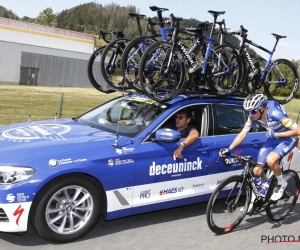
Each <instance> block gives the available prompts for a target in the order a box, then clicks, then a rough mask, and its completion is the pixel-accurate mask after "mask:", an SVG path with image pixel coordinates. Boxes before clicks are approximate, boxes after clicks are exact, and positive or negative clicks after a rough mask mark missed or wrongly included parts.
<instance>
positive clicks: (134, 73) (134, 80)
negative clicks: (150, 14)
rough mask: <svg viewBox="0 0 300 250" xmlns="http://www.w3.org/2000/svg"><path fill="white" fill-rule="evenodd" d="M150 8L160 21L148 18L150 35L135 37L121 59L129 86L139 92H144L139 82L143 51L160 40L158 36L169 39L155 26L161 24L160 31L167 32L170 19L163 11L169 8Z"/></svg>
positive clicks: (147, 26) (147, 28) (147, 27)
mask: <svg viewBox="0 0 300 250" xmlns="http://www.w3.org/2000/svg"><path fill="white" fill-rule="evenodd" d="M149 8H150V9H151V10H152V11H156V12H157V17H158V22H153V21H152V19H151V18H148V20H147V24H146V31H148V32H149V33H150V35H144V36H139V37H137V38H135V39H133V40H132V41H131V42H130V43H129V44H128V45H127V46H126V48H125V49H124V51H123V54H122V60H121V69H122V72H123V75H124V77H125V82H126V83H127V84H128V85H129V88H133V89H135V90H136V91H138V92H142V87H141V85H140V83H139V76H138V69H139V62H140V59H141V57H142V55H143V53H144V52H145V50H146V49H147V48H148V47H149V46H150V45H151V44H153V43H155V42H157V41H158V40H157V38H159V37H162V39H163V40H164V39H167V36H166V35H164V34H161V33H159V32H157V31H156V30H155V28H154V27H155V26H159V27H160V31H161V30H162V29H163V30H162V31H163V32H167V29H164V28H165V24H168V23H169V20H167V21H164V20H163V18H162V12H163V11H168V10H169V9H166V8H160V7H157V6H150V7H149ZM169 30H171V29H169ZM163 32H162V33H163Z"/></svg>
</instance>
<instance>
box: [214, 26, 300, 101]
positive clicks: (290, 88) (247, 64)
mask: <svg viewBox="0 0 300 250" xmlns="http://www.w3.org/2000/svg"><path fill="white" fill-rule="evenodd" d="M224 27H226V26H225V25H224ZM219 32H220V33H219V34H222V36H224V39H223V41H224V42H225V43H226V44H228V42H227V41H226V35H239V36H240V37H241V38H242V40H241V43H240V46H239V47H238V48H237V47H236V49H237V50H238V52H239V55H240V56H241V59H242V62H243V77H242V88H243V90H244V91H245V93H246V94H251V93H254V92H259V91H260V92H261V88H262V87H263V92H264V94H265V95H266V96H267V97H268V99H272V100H276V101H277V102H279V103H280V104H286V103H288V102H289V101H291V100H292V99H293V97H294V96H295V95H296V92H297V90H298V87H299V76H298V72H297V69H296V67H295V65H294V64H293V63H292V62H291V61H289V60H287V59H276V60H274V61H273V60H272V57H273V55H274V52H275V50H276V47H277V44H278V41H279V39H281V38H286V36H281V35H277V34H274V33H272V35H273V36H274V37H275V39H276V41H275V44H274V46H273V49H272V51H269V50H267V49H265V48H264V47H261V46H260V45H258V44H256V43H254V42H253V41H251V40H249V39H248V38H247V36H248V34H247V33H248V30H247V29H245V28H244V27H243V25H241V26H240V30H239V31H234V32H227V31H226V30H224V29H223V26H221V27H220V31H219ZM246 44H250V45H253V46H254V47H256V48H258V49H260V50H262V51H264V52H266V53H268V54H269V55H270V56H269V59H268V60H265V59H263V58H261V57H259V58H252V57H251V55H250V54H249V52H248V50H247V48H246Z"/></svg>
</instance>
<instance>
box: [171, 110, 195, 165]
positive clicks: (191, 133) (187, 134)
mask: <svg viewBox="0 0 300 250" xmlns="http://www.w3.org/2000/svg"><path fill="white" fill-rule="evenodd" d="M191 119H192V113H191V111H190V110H181V111H179V112H178V113H177V114H176V116H175V123H173V124H171V125H169V126H166V128H171V129H174V130H177V131H179V132H180V133H181V138H185V139H184V140H183V142H182V143H181V144H180V145H179V147H178V148H177V149H176V150H175V151H174V152H173V158H174V160H176V158H180V159H181V158H182V151H183V149H184V148H185V147H187V146H189V145H191V144H192V143H194V142H195V141H196V140H197V139H198V137H199V132H198V130H197V129H196V128H195V127H193V126H190V125H189V123H190V121H191Z"/></svg>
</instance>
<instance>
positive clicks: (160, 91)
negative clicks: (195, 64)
mask: <svg viewBox="0 0 300 250" xmlns="http://www.w3.org/2000/svg"><path fill="white" fill-rule="evenodd" d="M171 49H172V46H171V45H170V43H168V42H157V43H154V44H152V45H151V46H150V47H149V48H148V49H147V50H146V51H145V53H144V54H143V56H142V58H141V61H140V67H139V80H140V84H141V86H142V88H143V91H144V93H145V94H146V95H148V96H149V97H150V98H152V99H153V100H155V101H157V102H166V101H169V100H171V99H173V98H174V97H175V96H177V95H178V94H179V93H180V91H181V89H182V87H183V85H184V80H185V67H184V60H183V56H182V54H181V53H180V51H179V50H178V49H176V48H175V49H174V52H173V53H171ZM169 62H170V64H169V65H168V63H169Z"/></svg>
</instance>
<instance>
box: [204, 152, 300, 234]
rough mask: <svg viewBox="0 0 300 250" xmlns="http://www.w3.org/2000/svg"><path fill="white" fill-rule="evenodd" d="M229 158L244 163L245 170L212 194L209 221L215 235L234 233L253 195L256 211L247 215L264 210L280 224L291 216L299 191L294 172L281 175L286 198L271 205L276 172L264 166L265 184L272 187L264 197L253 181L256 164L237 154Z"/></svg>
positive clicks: (249, 158)
mask: <svg viewBox="0 0 300 250" xmlns="http://www.w3.org/2000/svg"><path fill="white" fill-rule="evenodd" d="M227 156H232V157H234V158H236V159H237V160H238V161H241V162H244V163H245V168H244V170H243V172H242V174H241V175H234V176H230V177H228V178H226V179H225V180H223V181H222V182H221V183H220V184H218V186H217V187H216V188H215V190H214V191H213V193H212V195H211V197H210V199H209V201H208V204H207V210H206V221H207V224H208V226H209V228H210V229H211V231H213V232H214V233H216V234H226V233H229V232H231V231H233V230H234V229H235V228H236V227H237V226H238V225H239V224H240V223H241V222H242V220H243V219H244V217H245V216H246V214H247V211H248V207H249V204H250V200H251V194H252V193H254V195H255V196H256V198H255V200H254V203H253V208H252V209H251V211H249V212H248V214H249V215H250V216H251V215H252V214H253V213H254V212H255V211H260V210H263V209H265V211H266V213H267V216H268V217H269V218H270V219H271V220H273V221H280V220H283V219H284V218H285V217H286V216H288V215H289V214H290V212H291V211H292V210H293V208H294V206H295V204H296V202H297V199H298V196H299V188H300V180H299V176H298V174H297V173H296V172H295V171H294V170H291V169H287V170H284V171H283V172H282V175H283V178H284V179H285V180H286V181H287V182H288V185H287V187H286V189H285V191H284V193H283V196H282V197H281V198H280V199H279V200H278V201H272V200H271V199H270V198H271V196H272V194H273V191H274V189H275V188H276V183H277V179H276V177H275V175H274V174H273V171H272V170H271V169H268V166H264V168H265V172H264V175H263V181H265V180H268V181H269V182H270V185H269V188H268V190H267V192H266V194H265V196H263V195H262V194H261V193H260V192H259V190H258V189H257V186H256V185H255V183H254V181H253V177H254V176H253V168H254V167H255V166H256V162H255V161H253V160H252V159H251V157H248V156H239V155H235V154H227ZM252 191H253V192H252Z"/></svg>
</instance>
